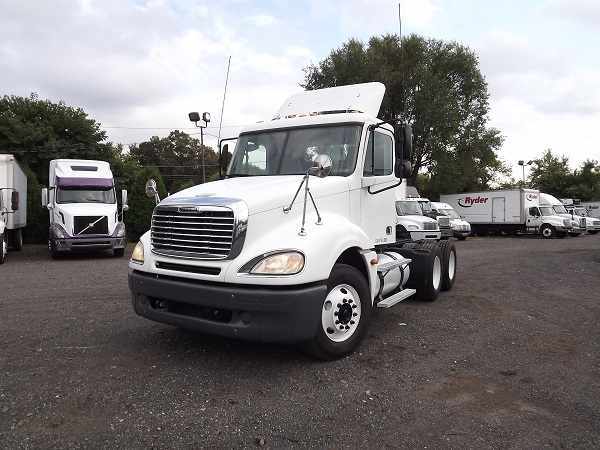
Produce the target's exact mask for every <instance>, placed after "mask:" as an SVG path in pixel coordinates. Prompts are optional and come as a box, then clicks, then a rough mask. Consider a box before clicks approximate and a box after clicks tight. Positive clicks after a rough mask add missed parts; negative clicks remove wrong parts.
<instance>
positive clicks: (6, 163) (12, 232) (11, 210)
mask: <svg viewBox="0 0 600 450" xmlns="http://www.w3.org/2000/svg"><path fill="white" fill-rule="evenodd" d="M0 205H1V206H0V247H2V248H3V250H0V252H2V253H1V254H2V255H4V258H6V254H7V251H8V249H9V248H10V249H12V250H17V251H19V250H21V249H22V248H23V229H24V228H25V227H26V226H27V176H26V175H25V172H23V169H21V167H20V166H19V163H18V162H17V160H16V159H15V157H14V156H13V155H6V154H3V155H0Z"/></svg>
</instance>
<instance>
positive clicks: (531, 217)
mask: <svg viewBox="0 0 600 450" xmlns="http://www.w3.org/2000/svg"><path fill="white" fill-rule="evenodd" d="M526 225H527V228H534V229H536V230H537V229H538V228H539V227H540V226H541V225H542V213H541V212H540V209H539V208H538V207H537V206H532V207H531V208H529V209H528V210H527V224H526Z"/></svg>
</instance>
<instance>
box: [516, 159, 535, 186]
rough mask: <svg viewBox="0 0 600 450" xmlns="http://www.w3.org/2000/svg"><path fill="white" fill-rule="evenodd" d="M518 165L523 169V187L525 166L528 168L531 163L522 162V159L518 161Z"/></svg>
mask: <svg viewBox="0 0 600 450" xmlns="http://www.w3.org/2000/svg"><path fill="white" fill-rule="evenodd" d="M517 164H518V165H520V166H521V168H522V169H523V186H525V166H530V165H532V164H533V161H531V160H529V161H527V162H525V161H523V160H522V159H520V160H519V161H518V162H517Z"/></svg>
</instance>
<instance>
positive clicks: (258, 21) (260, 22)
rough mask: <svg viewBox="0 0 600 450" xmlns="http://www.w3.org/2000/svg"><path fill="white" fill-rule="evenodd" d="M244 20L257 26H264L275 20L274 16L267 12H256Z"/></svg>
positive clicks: (271, 23)
mask: <svg viewBox="0 0 600 450" xmlns="http://www.w3.org/2000/svg"><path fill="white" fill-rule="evenodd" d="M246 20H247V21H248V22H250V23H251V24H252V25H254V26H257V27H266V26H269V25H273V24H274V23H276V22H277V19H276V18H275V17H273V16H270V15H268V14H257V15H255V16H250V17H248V18H247V19H246Z"/></svg>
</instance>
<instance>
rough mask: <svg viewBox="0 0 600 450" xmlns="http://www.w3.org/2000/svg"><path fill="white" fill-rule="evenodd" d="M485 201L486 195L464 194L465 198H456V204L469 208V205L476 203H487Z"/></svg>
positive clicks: (486, 199)
mask: <svg viewBox="0 0 600 450" xmlns="http://www.w3.org/2000/svg"><path fill="white" fill-rule="evenodd" d="M487 201H488V198H487V197H480V196H479V195H478V196H476V197H470V196H466V197H465V198H461V199H459V200H458V205H459V206H462V207H463V208H470V207H471V206H473V205H476V204H478V203H487Z"/></svg>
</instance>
